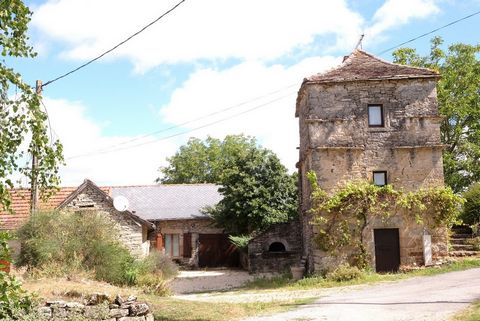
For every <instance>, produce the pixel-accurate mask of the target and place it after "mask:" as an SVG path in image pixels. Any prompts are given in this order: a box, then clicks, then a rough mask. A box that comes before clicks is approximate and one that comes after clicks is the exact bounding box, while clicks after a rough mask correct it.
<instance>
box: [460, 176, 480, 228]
mask: <svg viewBox="0 0 480 321" xmlns="http://www.w3.org/2000/svg"><path fill="white" fill-rule="evenodd" d="M463 197H464V198H465V204H463V212H462V214H461V215H460V218H461V219H462V221H463V223H465V224H468V225H475V224H480V183H475V184H472V185H471V186H470V187H469V188H468V190H467V191H465V193H463Z"/></svg>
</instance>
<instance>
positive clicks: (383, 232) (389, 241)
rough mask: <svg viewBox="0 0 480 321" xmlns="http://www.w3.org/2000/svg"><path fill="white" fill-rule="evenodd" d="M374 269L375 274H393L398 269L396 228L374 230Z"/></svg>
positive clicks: (398, 257) (398, 247) (398, 256)
mask: <svg viewBox="0 0 480 321" xmlns="http://www.w3.org/2000/svg"><path fill="white" fill-rule="evenodd" d="M373 233H374V242H375V269H376V270H377V272H395V271H398V268H399V267H400V242H399V236H398V235H399V233H398V228H389V229H375V230H374V231H373Z"/></svg>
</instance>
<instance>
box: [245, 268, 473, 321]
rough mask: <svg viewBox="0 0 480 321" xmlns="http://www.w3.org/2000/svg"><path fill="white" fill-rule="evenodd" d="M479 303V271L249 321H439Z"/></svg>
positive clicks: (360, 292) (332, 296)
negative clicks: (477, 301)
mask: <svg viewBox="0 0 480 321" xmlns="http://www.w3.org/2000/svg"><path fill="white" fill-rule="evenodd" d="M479 299H480V269H478V268H477V269H471V270H467V271H461V272H451V273H445V274H441V275H436V276H429V277H428V276H427V277H415V278H412V279H407V280H402V281H399V282H394V283H382V284H378V285H372V286H367V287H364V288H361V289H352V290H351V291H341V292H340V293H335V292H333V291H332V292H330V291H329V293H328V294H327V295H326V296H324V297H322V298H321V299H319V300H317V301H315V302H314V303H313V304H309V305H305V306H303V307H301V308H299V309H296V310H292V311H289V312H284V313H279V314H275V315H272V316H265V317H257V318H251V319H248V321H280V320H291V321H294V320H295V321H300V320H301V321H313V320H322V321H333V320H335V321H343V320H348V321H407V320H408V321H420V320H422V321H427V320H428V321H440V320H448V319H449V318H450V317H451V316H452V315H453V314H455V313H457V312H459V311H461V310H462V309H464V308H466V307H467V306H468V305H469V304H471V303H472V302H474V301H476V300H479Z"/></svg>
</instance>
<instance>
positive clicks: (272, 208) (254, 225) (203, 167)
mask: <svg viewBox="0 0 480 321" xmlns="http://www.w3.org/2000/svg"><path fill="white" fill-rule="evenodd" d="M167 160H168V161H169V163H170V164H169V166H167V167H163V168H161V169H160V171H161V172H162V173H163V175H164V176H163V178H161V179H157V181H158V182H162V183H166V184H169V183H215V184H219V185H220V186H221V187H220V188H219V192H220V193H221V194H222V195H223V199H222V200H221V201H220V202H219V204H217V205H216V206H214V207H212V208H209V209H207V212H208V213H209V214H210V215H212V217H213V218H214V219H215V220H216V222H217V224H218V225H219V226H222V227H224V228H225V229H226V230H227V231H228V232H229V233H232V234H234V235H242V234H250V233H251V232H253V231H256V230H262V229H265V228H267V227H268V226H270V225H271V224H275V223H281V222H286V221H288V220H289V219H291V218H293V217H295V216H296V213H297V178H296V177H297V176H296V175H289V174H288V171H287V169H286V168H285V166H283V165H282V164H281V162H280V160H279V159H278V157H277V156H276V155H275V154H274V153H273V152H272V151H270V150H268V149H265V148H262V147H259V146H257V143H256V140H255V139H254V138H252V137H246V136H243V135H229V136H226V137H225V139H224V140H223V141H221V140H218V139H216V138H211V137H209V138H207V139H206V140H205V141H201V140H199V139H196V138H192V139H190V140H189V141H188V143H187V145H185V146H182V147H181V148H180V150H179V151H178V152H177V153H176V154H175V155H174V156H173V157H171V158H168V159H167Z"/></svg>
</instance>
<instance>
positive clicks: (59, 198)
mask: <svg viewBox="0 0 480 321" xmlns="http://www.w3.org/2000/svg"><path fill="white" fill-rule="evenodd" d="M77 188H78V187H61V188H60V190H59V191H57V192H56V193H55V194H54V195H52V196H51V197H50V198H49V199H48V200H46V201H43V200H41V199H40V200H39V203H38V209H39V210H41V211H48V210H53V209H55V208H57V207H58V206H59V205H60V204H61V203H62V202H63V201H64V200H65V199H66V198H67V197H68V196H69V195H70V194H72V193H73V192H74V191H75V190H76V189H77ZM109 189H110V188H109V187H102V190H103V191H104V192H106V193H109ZM10 194H11V197H12V204H11V208H12V211H13V213H9V212H6V211H0V230H15V229H17V228H19V227H20V226H21V225H22V224H23V223H24V222H25V221H26V220H28V217H29V215H30V189H29V188H18V189H13V190H11V191H10Z"/></svg>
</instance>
